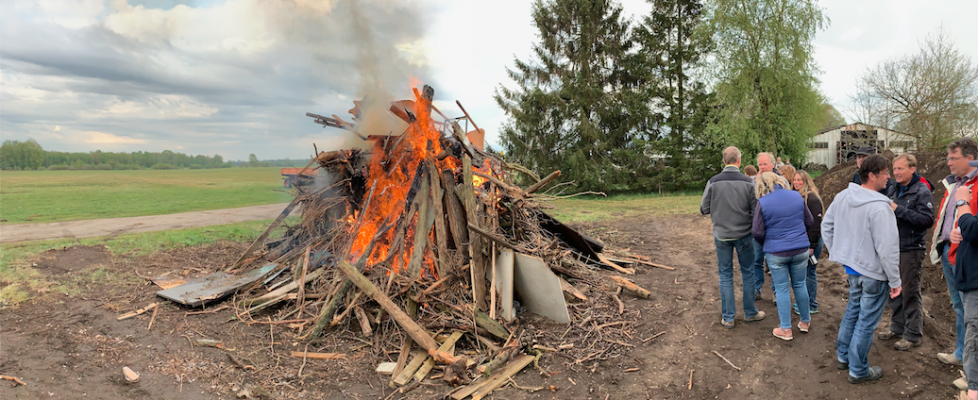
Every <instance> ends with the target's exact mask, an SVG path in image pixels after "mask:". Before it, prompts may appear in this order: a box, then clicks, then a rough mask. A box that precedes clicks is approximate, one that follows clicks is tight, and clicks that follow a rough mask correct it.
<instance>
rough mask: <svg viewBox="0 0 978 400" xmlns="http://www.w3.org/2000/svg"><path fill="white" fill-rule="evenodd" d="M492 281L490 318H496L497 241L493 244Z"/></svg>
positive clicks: (490, 288)
mask: <svg viewBox="0 0 978 400" xmlns="http://www.w3.org/2000/svg"><path fill="white" fill-rule="evenodd" d="M491 252H492V281H490V283H489V318H491V319H496V243H493V244H492V250H491Z"/></svg>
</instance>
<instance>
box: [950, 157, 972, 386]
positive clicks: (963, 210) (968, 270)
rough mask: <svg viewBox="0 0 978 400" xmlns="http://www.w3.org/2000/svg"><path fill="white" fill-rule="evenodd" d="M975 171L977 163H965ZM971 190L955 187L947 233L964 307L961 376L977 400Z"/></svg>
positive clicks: (955, 277)
mask: <svg viewBox="0 0 978 400" xmlns="http://www.w3.org/2000/svg"><path fill="white" fill-rule="evenodd" d="M968 165H969V166H971V167H978V161H971V162H969V163H968ZM972 189H975V190H978V188H972V187H970V186H967V185H959V186H958V188H957V189H956V190H955V192H954V193H955V198H958V199H961V200H958V201H957V202H956V203H955V206H956V207H955V214H956V216H957V218H958V226H957V227H956V228H955V229H954V230H953V231H952V232H951V242H952V243H955V244H957V245H958V249H957V250H958V252H957V256H956V259H955V265H954V279H955V283H956V284H957V286H958V288H959V290H961V301H962V303H964V321H965V327H966V329H967V331H966V333H965V341H964V342H965V345H964V360H963V361H964V375H965V378H966V379H967V381H968V398H969V399H975V400H978V348H976V342H978V218H976V217H975V210H976V209H978V205H975V204H971V201H970V200H968V199H971V198H973V194H972Z"/></svg>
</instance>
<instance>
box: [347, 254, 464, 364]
mask: <svg viewBox="0 0 978 400" xmlns="http://www.w3.org/2000/svg"><path fill="white" fill-rule="evenodd" d="M337 267H338V268H339V269H340V271H342V272H343V274H345V275H346V277H347V278H349V279H350V281H352V282H353V284H354V285H357V287H359V288H360V290H362V291H363V293H364V294H366V295H367V296H370V297H371V298H372V299H374V301H376V302H377V304H379V305H380V306H381V307H382V308H383V309H384V310H385V311H387V313H388V314H390V316H391V318H393V319H394V321H395V322H397V324H398V325H400V326H401V329H404V331H405V332H407V334H408V335H410V336H411V338H412V339H414V341H415V342H417V343H418V345H419V346H421V348H423V349H425V350H427V351H428V354H430V355H431V356H432V357H434V358H435V361H437V362H439V363H444V364H454V363H455V362H456V361H458V359H456V358H455V356H452V355H450V354H445V353H442V352H439V351H438V344H437V343H436V342H435V340H434V339H432V338H431V335H430V334H428V332H427V331H425V330H424V328H422V327H421V326H419V325H418V323H417V322H414V319H412V318H411V317H409V316H408V315H407V314H405V313H404V311H401V309H400V308H399V307H398V306H397V305H396V304H394V302H392V301H391V299H390V298H388V297H387V295H385V294H384V293H382V292H381V291H380V289H378V288H377V286H375V285H374V284H373V283H372V282H370V280H369V279H367V277H365V276H363V274H361V273H360V272H358V271H357V270H356V268H354V267H353V266H352V265H350V263H348V262H346V260H340V261H339V263H338V264H337Z"/></svg>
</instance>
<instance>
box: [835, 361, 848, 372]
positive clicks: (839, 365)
mask: <svg viewBox="0 0 978 400" xmlns="http://www.w3.org/2000/svg"><path fill="white" fill-rule="evenodd" d="M835 368H837V369H841V370H847V369H849V363H848V362H845V361H839V360H835Z"/></svg>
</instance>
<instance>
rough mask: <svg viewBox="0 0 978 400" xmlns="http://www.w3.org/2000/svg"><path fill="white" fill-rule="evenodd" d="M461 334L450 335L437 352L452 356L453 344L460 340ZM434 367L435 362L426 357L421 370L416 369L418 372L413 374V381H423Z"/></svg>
mask: <svg viewBox="0 0 978 400" xmlns="http://www.w3.org/2000/svg"><path fill="white" fill-rule="evenodd" d="M462 334H463V333H462V332H459V331H455V332H452V335H451V336H449V337H448V339H445V342H444V343H442V344H441V347H439V348H438V351H442V352H445V353H448V354H452V353H453V352H454V349H455V342H457V341H458V340H459V339H460V338H462ZM434 367H435V360H434V359H433V358H431V357H428V359H427V360H425V362H424V364H421V368H418V372H415V373H414V380H416V381H419V382H420V381H423V380H424V378H425V377H426V376H428V373H429V372H431V369H432V368H434Z"/></svg>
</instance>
